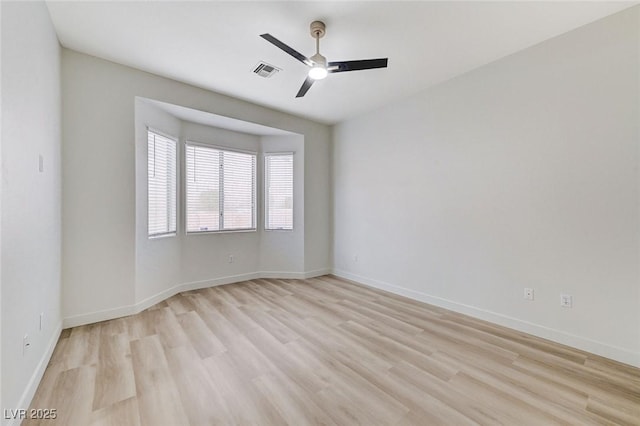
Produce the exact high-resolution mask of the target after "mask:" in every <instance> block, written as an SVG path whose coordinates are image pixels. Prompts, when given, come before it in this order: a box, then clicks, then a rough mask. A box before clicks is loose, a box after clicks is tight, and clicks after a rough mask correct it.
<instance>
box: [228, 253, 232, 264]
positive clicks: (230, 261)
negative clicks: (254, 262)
mask: <svg viewBox="0 0 640 426" xmlns="http://www.w3.org/2000/svg"><path fill="white" fill-rule="evenodd" d="M229 263H233V255H232V254H230V255H229Z"/></svg>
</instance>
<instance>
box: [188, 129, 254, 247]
mask: <svg viewBox="0 0 640 426" xmlns="http://www.w3.org/2000/svg"><path fill="white" fill-rule="evenodd" d="M189 147H197V148H205V149H211V150H216V151H221V152H222V153H223V155H224V152H231V153H238V154H247V155H251V156H253V173H252V200H251V218H252V227H251V228H236V229H213V230H204V231H190V230H189V208H188V205H189V190H188V186H187V185H188V181H189V178H188V176H187V174H188V166H187V161H188V153H187V150H188V149H189ZM184 153H185V154H184V210H185V211H184V228H185V234H186V235H204V234H227V233H235V232H256V231H257V230H258V212H257V204H258V200H257V192H258V153H257V152H256V151H249V150H243V149H236V148H229V147H227V146H223V145H215V144H210V143H205V142H198V141H194V140H190V139H186V140H185V141H184ZM223 164H224V163H223ZM223 176H224V173H223V172H222V171H221V172H220V175H219V181H218V188H219V191H218V194H219V203H220V207H221V209H220V213H219V216H218V226H220V224H221V223H222V224H224V179H223Z"/></svg>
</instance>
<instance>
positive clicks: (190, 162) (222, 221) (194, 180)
mask: <svg viewBox="0 0 640 426" xmlns="http://www.w3.org/2000/svg"><path fill="white" fill-rule="evenodd" d="M186 163H187V174H186V179H187V182H186V189H187V232H208V231H233V230H251V229H255V228H256V225H255V223H256V219H255V216H256V213H255V199H256V190H255V189H256V155H255V154H248V153H242V152H235V151H226V150H222V149H218V148H211V147H206V146H201V145H193V144H189V143H187V146H186Z"/></svg>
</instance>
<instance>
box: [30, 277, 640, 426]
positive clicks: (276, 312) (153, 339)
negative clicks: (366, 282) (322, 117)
mask: <svg viewBox="0 0 640 426" xmlns="http://www.w3.org/2000/svg"><path fill="white" fill-rule="evenodd" d="M32 408H55V409H57V410H58V411H57V414H58V419H57V420H56V421H51V420H47V421H42V422H41V424H43V425H54V424H61V425H117V426H125V425H150V426H162V425H188V424H191V425H214V424H215V425H234V424H238V425H240V424H243V425H244V424H246V425H269V424H275V425H284V424H290V425H296V426H298V425H307V424H314V425H316V424H318V425H355V424H362V425H396V424H397V425H409V424H411V425H432V424H447V425H466V424H506V425H526V424H533V425H551V424H581V425H582V424H636V425H638V424H640V370H639V369H636V368H632V367H629V366H625V365H623V364H619V363H616V362H613V361H609V360H606V359H604V358H600V357H597V356H594V355H590V354H587V353H585V352H581V351H578V350H575V349H571V348H568V347H565V346H561V345H558V344H555V343H551V342H549V341H545V340H542V339H538V338H535V337H532V336H530V335H527V334H524V333H519V332H516V331H513V330H509V329H506V328H503V327H499V326H496V325H492V324H490V323H486V322H483V321H478V320H475V319H472V318H469V317H466V316H463V315H459V314H455V313H452V312H449V311H446V310H444V309H439V308H436V307H433V306H430V305H426V304H423V303H419V302H415V301H412V300H409V299H405V298H402V297H399V296H395V295H391V294H388V293H384V292H380V291H376V290H372V289H369V288H366V287H363V286H359V285H355V284H353V283H349V282H347V281H344V280H341V279H338V278H335V277H331V276H325V277H321V278H316V279H310V280H304V281H302V280H274V279H268V280H254V281H248V282H243V283H238V284H231V285H226V286H221V287H214V288H208V289H204V290H198V291H192V292H186V293H182V294H179V295H177V296H174V297H172V298H171V299H168V300H167V301H165V302H162V303H160V304H158V305H156V306H154V307H152V308H150V309H148V310H146V311H144V312H142V313H140V314H138V315H134V316H130V317H127V318H121V319H117V320H112V321H106V322H102V323H98V324H93V325H88V326H83V327H76V328H73V329H68V330H65V331H64V332H63V334H62V336H61V338H60V341H59V342H58V345H57V347H56V349H55V352H54V354H53V357H52V359H51V362H50V364H49V366H48V367H47V370H46V372H45V375H44V378H43V380H42V382H41V384H40V387H39V389H38V391H37V393H36V396H35V398H34V400H33V403H32ZM36 423H37V422H35V421H33V420H27V421H25V422H24V423H23V424H25V425H31V424H36Z"/></svg>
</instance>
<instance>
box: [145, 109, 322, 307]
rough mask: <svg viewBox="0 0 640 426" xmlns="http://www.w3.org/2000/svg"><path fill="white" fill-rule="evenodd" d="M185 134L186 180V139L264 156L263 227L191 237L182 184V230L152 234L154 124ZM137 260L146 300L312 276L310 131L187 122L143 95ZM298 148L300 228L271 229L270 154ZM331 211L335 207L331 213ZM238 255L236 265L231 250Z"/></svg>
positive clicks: (259, 169)
mask: <svg viewBox="0 0 640 426" xmlns="http://www.w3.org/2000/svg"><path fill="white" fill-rule="evenodd" d="M148 127H151V128H154V129H156V130H158V131H160V132H163V133H165V134H168V135H171V136H174V137H176V138H177V139H178V140H179V149H178V164H179V167H178V168H179V175H180V176H181V179H180V182H184V181H185V175H184V156H185V152H184V143H185V142H186V141H193V142H198V143H205V144H210V145H215V146H219V147H227V148H230V149H239V150H243V151H252V152H256V153H257V154H258V158H259V160H258V163H257V182H258V188H257V192H258V193H257V197H256V198H257V206H258V208H257V222H258V224H257V225H258V226H257V230H256V231H250V232H230V233H226V232H220V233H202V234H190V235H186V230H185V220H184V217H183V215H184V212H185V211H186V207H185V200H184V196H181V191H182V189H183V185H182V184H180V185H178V200H179V205H180V207H179V209H178V232H177V235H175V236H171V237H162V238H154V239H149V238H148V236H147V227H148V226H147V180H146V176H147V128H148ZM135 128H136V244H135V251H136V264H135V289H136V294H135V302H136V304H140V305H141V306H146V305H148V304H150V303H152V302H155V301H157V300H161V299H162V298H164V297H166V296H167V295H170V294H173V293H175V292H176V291H177V290H183V289H186V288H198V287H207V286H210V285H214V284H218V283H221V282H233V281H241V280H243V279H251V278H255V277H256V276H278V277H283V278H285V277H290V276H300V275H301V274H304V272H305V271H304V137H303V136H301V135H294V134H291V135H278V136H258V135H252V134H247V133H240V132H236V131H231V130H227V129H222V128H218V127H212V126H205V125H202V124H195V123H192V122H187V121H182V120H179V119H178V118H176V117H175V116H173V115H171V114H169V113H168V112H165V111H164V110H162V109H160V108H158V107H157V105H155V104H154V103H152V102H149V101H148V100H144V99H140V98H138V99H136V106H135ZM283 151H289V152H292V151H295V152H296V156H295V159H294V167H295V174H296V175H295V187H294V197H295V200H296V203H295V211H294V219H295V222H296V226H295V229H294V230H293V231H292V232H288V231H287V232H285V231H283V232H280V231H265V230H264V226H263V222H264V216H263V214H264V212H263V191H264V189H263V177H262V176H263V164H262V163H263V162H262V158H263V157H262V152H283ZM328 213H329V211H328V210H327V214H328ZM230 255H232V256H233V259H234V261H233V263H230V262H229V256H230Z"/></svg>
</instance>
